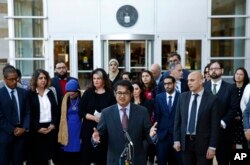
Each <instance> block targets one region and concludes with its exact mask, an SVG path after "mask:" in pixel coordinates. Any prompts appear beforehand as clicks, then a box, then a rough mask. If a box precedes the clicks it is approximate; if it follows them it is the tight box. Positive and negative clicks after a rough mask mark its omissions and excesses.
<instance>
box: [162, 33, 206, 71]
mask: <svg viewBox="0 0 250 165" xmlns="http://www.w3.org/2000/svg"><path fill="white" fill-rule="evenodd" d="M203 47H204V41H203V38H201V37H184V36H183V37H180V38H178V39H166V40H165V39H164V40H162V46H161V53H162V70H163V71H165V70H168V65H169V62H168V59H169V55H170V54H171V53H173V52H176V53H178V54H180V56H181V64H182V66H183V67H184V68H186V69H189V70H202V66H205V65H206V60H205V56H204V54H205V53H204V48H203ZM202 61H204V64H203V65H202Z"/></svg>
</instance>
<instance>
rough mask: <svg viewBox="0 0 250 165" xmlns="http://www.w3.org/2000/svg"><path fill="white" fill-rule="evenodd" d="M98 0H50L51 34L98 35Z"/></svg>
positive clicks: (49, 24)
mask: <svg viewBox="0 0 250 165" xmlns="http://www.w3.org/2000/svg"><path fill="white" fill-rule="evenodd" d="M98 10H99V9H98V0H70V1H69V0H48V32H49V33H78V34H79V33H98V30H99V25H98Z"/></svg>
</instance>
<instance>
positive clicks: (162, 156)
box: [155, 76, 181, 165]
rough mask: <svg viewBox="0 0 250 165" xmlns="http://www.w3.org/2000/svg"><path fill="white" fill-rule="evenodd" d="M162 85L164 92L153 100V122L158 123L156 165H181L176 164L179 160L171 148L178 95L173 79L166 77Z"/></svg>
mask: <svg viewBox="0 0 250 165" xmlns="http://www.w3.org/2000/svg"><path fill="white" fill-rule="evenodd" d="M163 83H164V88H165V92H162V93H160V94H158V95H156V98H155V120H156V122H157V123H158V124H157V128H158V129H157V137H158V142H157V143H156V153H157V160H158V165H165V164H166V163H168V164H169V165H171V164H173V165H175V164H181V163H180V162H179V163H178V159H179V161H180V158H177V152H176V151H175V150H174V148H173V144H174V141H173V132H174V131H173V130H174V119H175V109H176V103H177V100H178V97H179V95H180V93H179V92H178V91H176V90H175V85H176V80H175V78H174V77H172V76H167V77H166V78H164V80H163ZM178 155H179V154H178Z"/></svg>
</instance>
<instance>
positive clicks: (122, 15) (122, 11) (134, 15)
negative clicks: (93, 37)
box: [116, 5, 138, 27]
mask: <svg viewBox="0 0 250 165" xmlns="http://www.w3.org/2000/svg"><path fill="white" fill-rule="evenodd" d="M116 19H117V22H118V23H119V24H120V25H121V26H124V27H131V26H133V25H134V24H135V23H136V21H137V19H138V12H137V10H136V9H135V8H134V7H133V6H130V5H124V6H122V7H120V8H119V9H118V11H117V12H116Z"/></svg>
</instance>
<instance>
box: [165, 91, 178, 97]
mask: <svg viewBox="0 0 250 165" xmlns="http://www.w3.org/2000/svg"><path fill="white" fill-rule="evenodd" d="M175 93H176V92H175V90H174V92H173V93H171V94H169V93H167V92H166V95H167V98H168V97H169V96H172V98H174V97H175Z"/></svg>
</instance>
